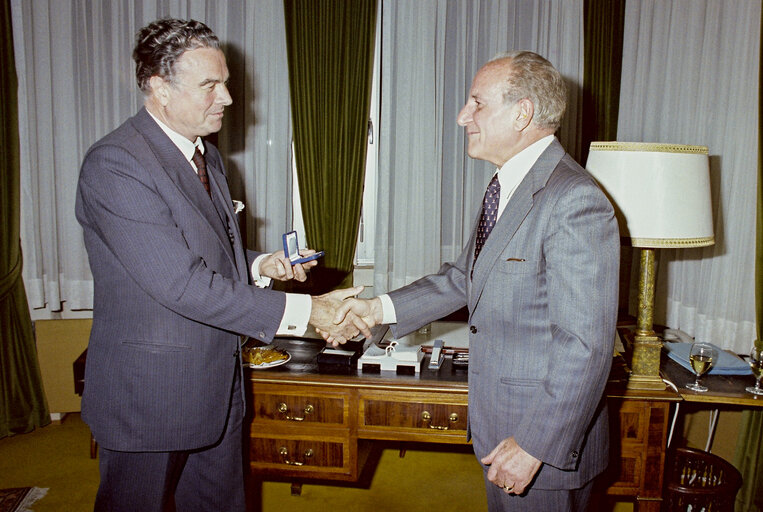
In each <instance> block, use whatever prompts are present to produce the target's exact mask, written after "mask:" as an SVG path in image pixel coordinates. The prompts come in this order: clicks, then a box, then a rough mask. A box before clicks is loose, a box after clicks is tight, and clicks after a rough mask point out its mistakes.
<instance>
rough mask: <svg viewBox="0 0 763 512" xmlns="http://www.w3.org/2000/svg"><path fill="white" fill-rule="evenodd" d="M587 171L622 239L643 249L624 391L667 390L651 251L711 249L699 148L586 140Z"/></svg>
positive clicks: (706, 180)
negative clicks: (588, 143)
mask: <svg viewBox="0 0 763 512" xmlns="http://www.w3.org/2000/svg"><path fill="white" fill-rule="evenodd" d="M586 169H588V171H589V172H590V173H591V174H592V175H593V177H594V178H595V179H596V181H598V182H599V185H600V186H601V188H602V189H603V190H604V192H605V193H606V194H607V196H608V197H609V200H610V201H611V202H612V205H613V206H614V207H615V215H616V216H617V221H618V224H619V226H620V235H621V237H624V238H629V239H630V242H631V245H632V246H633V247H638V248H640V249H641V255H640V259H641V265H640V269H639V281H638V297H639V301H638V302H639V303H638V318H637V323H636V332H635V333H634V334H635V335H634V339H633V353H632V359H631V375H630V378H629V380H628V388H630V389H665V384H664V383H663V381H662V378H661V377H660V351H661V350H662V342H661V340H660V338H659V337H657V336H656V335H655V333H654V329H653V321H654V283H655V273H656V263H655V252H654V250H655V249H659V248H690V247H704V246H708V245H712V244H714V243H715V237H714V235H713V213H712V205H711V200H710V166H709V160H708V154H707V147H705V146H686V145H680V144H660V143H641V142H592V143H591V149H590V152H589V154H588V161H587V162H586Z"/></svg>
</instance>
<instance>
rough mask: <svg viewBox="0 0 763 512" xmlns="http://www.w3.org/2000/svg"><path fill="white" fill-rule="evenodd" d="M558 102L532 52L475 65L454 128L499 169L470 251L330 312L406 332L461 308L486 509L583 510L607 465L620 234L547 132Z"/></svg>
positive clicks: (588, 181)
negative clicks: (607, 395)
mask: <svg viewBox="0 0 763 512" xmlns="http://www.w3.org/2000/svg"><path fill="white" fill-rule="evenodd" d="M565 107H566V90H565V86H564V81H563V79H562V77H561V75H560V74H559V72H558V71H557V70H556V69H554V67H553V66H552V65H551V64H550V63H549V62H548V61H547V60H546V59H544V58H543V57H541V56H540V55H537V54H535V53H531V52H514V53H509V54H504V55H501V56H499V57H497V58H495V59H494V60H492V61H490V62H488V63H487V64H486V65H485V66H484V67H482V69H480V70H479V72H478V73H477V75H476V76H475V77H474V81H473V83H472V88H471V91H470V93H469V98H468V100H467V102H466V105H464V107H463V109H462V110H461V112H460V114H459V116H458V124H460V125H461V126H463V127H464V128H465V129H466V135H467V138H468V144H469V146H468V152H469V156H471V157H472V158H478V159H481V160H486V161H489V162H491V163H493V164H494V165H495V166H496V167H497V168H498V169H497V171H496V173H495V176H494V179H493V180H492V181H491V184H490V186H489V187H488V191H487V192H486V193H485V201H484V204H483V211H482V213H481V214H480V215H479V218H478V219H477V221H475V229H474V233H473V234H472V237H471V239H470V240H469V243H468V244H467V245H466V247H465V248H464V251H463V252H462V254H461V256H460V257H459V258H458V260H457V261H456V262H455V263H448V264H445V265H443V267H442V268H441V269H440V271H439V272H438V273H437V274H434V275H430V276H427V277H424V278H422V279H420V280H418V281H415V282H414V283H411V284H410V285H408V286H405V287H403V288H400V289H398V290H395V291H393V292H390V293H389V294H388V295H382V296H380V297H376V298H374V299H371V300H369V301H362V300H358V299H351V300H349V301H347V303H346V304H345V305H343V306H342V308H340V310H339V312H338V317H337V319H338V318H341V316H342V314H344V313H345V312H348V311H351V310H352V311H354V312H355V313H357V314H359V315H362V316H363V317H364V320H366V322H367V323H369V324H378V323H389V324H391V328H392V331H393V334H394V335H395V336H396V337H400V336H403V335H406V334H408V333H410V332H413V331H414V330H415V329H417V328H419V327H420V326H422V325H425V324H427V323H429V322H432V321H433V320H437V319H439V318H441V317H443V316H445V315H446V314H448V313H451V312H453V311H456V310H458V309H460V308H462V307H464V306H468V310H469V324H470V326H469V331H470V334H469V431H470V435H471V438H472V440H473V443H474V451H475V454H476V455H477V457H478V458H479V460H480V461H481V463H482V464H483V467H484V474H485V483H486V489H487V496H488V504H489V508H490V510H491V511H498V510H511V511H519V510H527V511H532V512H537V511H544V512H549V511H567V510H576V511H583V510H585V509H586V506H587V504H588V502H589V499H590V495H591V489H592V486H593V483H592V482H593V479H594V477H595V476H596V475H598V474H599V473H601V472H602V471H603V470H604V468H605V467H606V465H607V462H608V422H607V412H606V403H605V401H604V399H603V391H604V385H605V383H606V380H607V376H608V374H609V370H610V365H611V360H612V353H613V344H614V338H615V322H616V317H617V290H618V267H619V235H618V228H617V223H616V220H615V217H614V211H613V208H612V206H611V205H610V203H609V201H608V200H607V198H606V197H605V196H604V194H603V193H602V192H601V190H600V189H599V188H598V187H597V185H596V183H595V182H594V180H593V179H592V178H591V176H590V175H589V174H588V173H587V172H586V171H585V170H584V169H582V168H581V167H580V165H578V164H577V163H576V162H575V161H574V160H573V159H572V158H571V157H570V156H569V155H568V154H566V153H565V151H564V149H563V148H562V146H561V145H560V144H559V141H557V140H556V139H555V138H554V132H555V131H556V129H557V128H558V127H559V123H560V120H561V118H562V115H563V114H564V110H565ZM496 219H497V220H496ZM324 336H325V337H327V338H328V339H330V338H331V336H330V335H329V334H328V333H325V334H324Z"/></svg>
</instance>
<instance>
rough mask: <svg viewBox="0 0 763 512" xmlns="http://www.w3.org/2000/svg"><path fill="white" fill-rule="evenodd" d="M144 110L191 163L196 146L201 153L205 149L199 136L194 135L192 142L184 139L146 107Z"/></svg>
mask: <svg viewBox="0 0 763 512" xmlns="http://www.w3.org/2000/svg"><path fill="white" fill-rule="evenodd" d="M146 112H148V114H149V115H150V116H151V117H152V118H153V120H154V121H156V124H158V125H159V128H161V129H162V131H163V132H164V133H166V134H167V137H169V138H170V140H171V141H172V142H173V143H174V144H175V146H177V148H178V149H179V150H180V152H181V153H183V156H184V157H185V159H186V160H188V161H189V162H191V164H192V165H193V161H192V160H191V159H192V158H193V154H194V152H196V148H197V147H198V148H199V151H201V154H202V155H203V154H204V152H205V151H206V149H205V148H204V143H203V142H202V140H201V137H196V140H195V141H194V142H191V141H190V140H188V139H186V138H185V137H183V136H182V135H180V134H179V133H178V132H176V131H175V130H173V129H172V128H170V127H169V126H167V125H166V124H164V123H163V122H161V121H160V120H159V119H158V118H157V117H156V116H155V115H154V114H152V113H151V111H150V110H148V109H146ZM193 168H194V169H196V166H195V165H194V166H193Z"/></svg>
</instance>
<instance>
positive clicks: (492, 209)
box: [474, 174, 501, 261]
mask: <svg viewBox="0 0 763 512" xmlns="http://www.w3.org/2000/svg"><path fill="white" fill-rule="evenodd" d="M500 196H501V184H500V183H499V182H498V175H497V174H496V175H495V176H493V179H492V180H490V184H489V185H488V186H487V190H486V191H485V198H484V199H483V200H482V215H481V216H480V224H479V226H477V243H476V245H475V246H474V260H475V261H476V260H477V256H479V255H480V251H482V247H483V246H484V245H485V241H486V240H487V237H488V236H490V232H491V231H492V230H493V226H495V221H496V220H497V219H498V198H499V197H500Z"/></svg>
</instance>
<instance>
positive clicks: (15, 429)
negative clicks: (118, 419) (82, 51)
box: [0, 0, 50, 438]
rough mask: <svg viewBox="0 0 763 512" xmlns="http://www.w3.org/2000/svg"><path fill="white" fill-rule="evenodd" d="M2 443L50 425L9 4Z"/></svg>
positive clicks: (2, 44)
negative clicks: (27, 257) (24, 243)
mask: <svg viewBox="0 0 763 512" xmlns="http://www.w3.org/2000/svg"><path fill="white" fill-rule="evenodd" d="M0 25H2V28H3V30H2V33H3V36H2V37H0V70H1V71H0V73H2V80H0V117H2V119H3V120H4V122H3V123H2V125H0V143H2V148H3V159H2V162H1V163H0V167H1V168H0V219H2V221H0V222H1V223H2V224H1V225H2V228H0V371H1V372H2V373H1V374H0V438H2V437H5V436H8V435H12V434H18V433H25V432H30V431H32V430H34V428H35V427H39V426H43V425H46V424H48V423H50V415H49V414H48V404H47V402H46V401H45V395H44V393H43V390H42V379H41V377H40V366H39V364H38V362H37V351H36V348H35V344H34V334H33V332H32V319H31V318H30V316H29V307H28V305H27V297H26V291H25V289H24V281H23V280H22V279H21V267H22V257H21V244H20V237H19V230H20V227H19V226H20V217H21V210H20V206H19V202H20V197H19V194H20V187H19V132H18V123H17V119H18V104H17V102H16V85H17V80H16V67H15V64H14V60H13V36H12V34H13V32H12V30H11V7H10V2H9V1H7V0H6V1H3V2H2V3H1V4H0Z"/></svg>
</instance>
